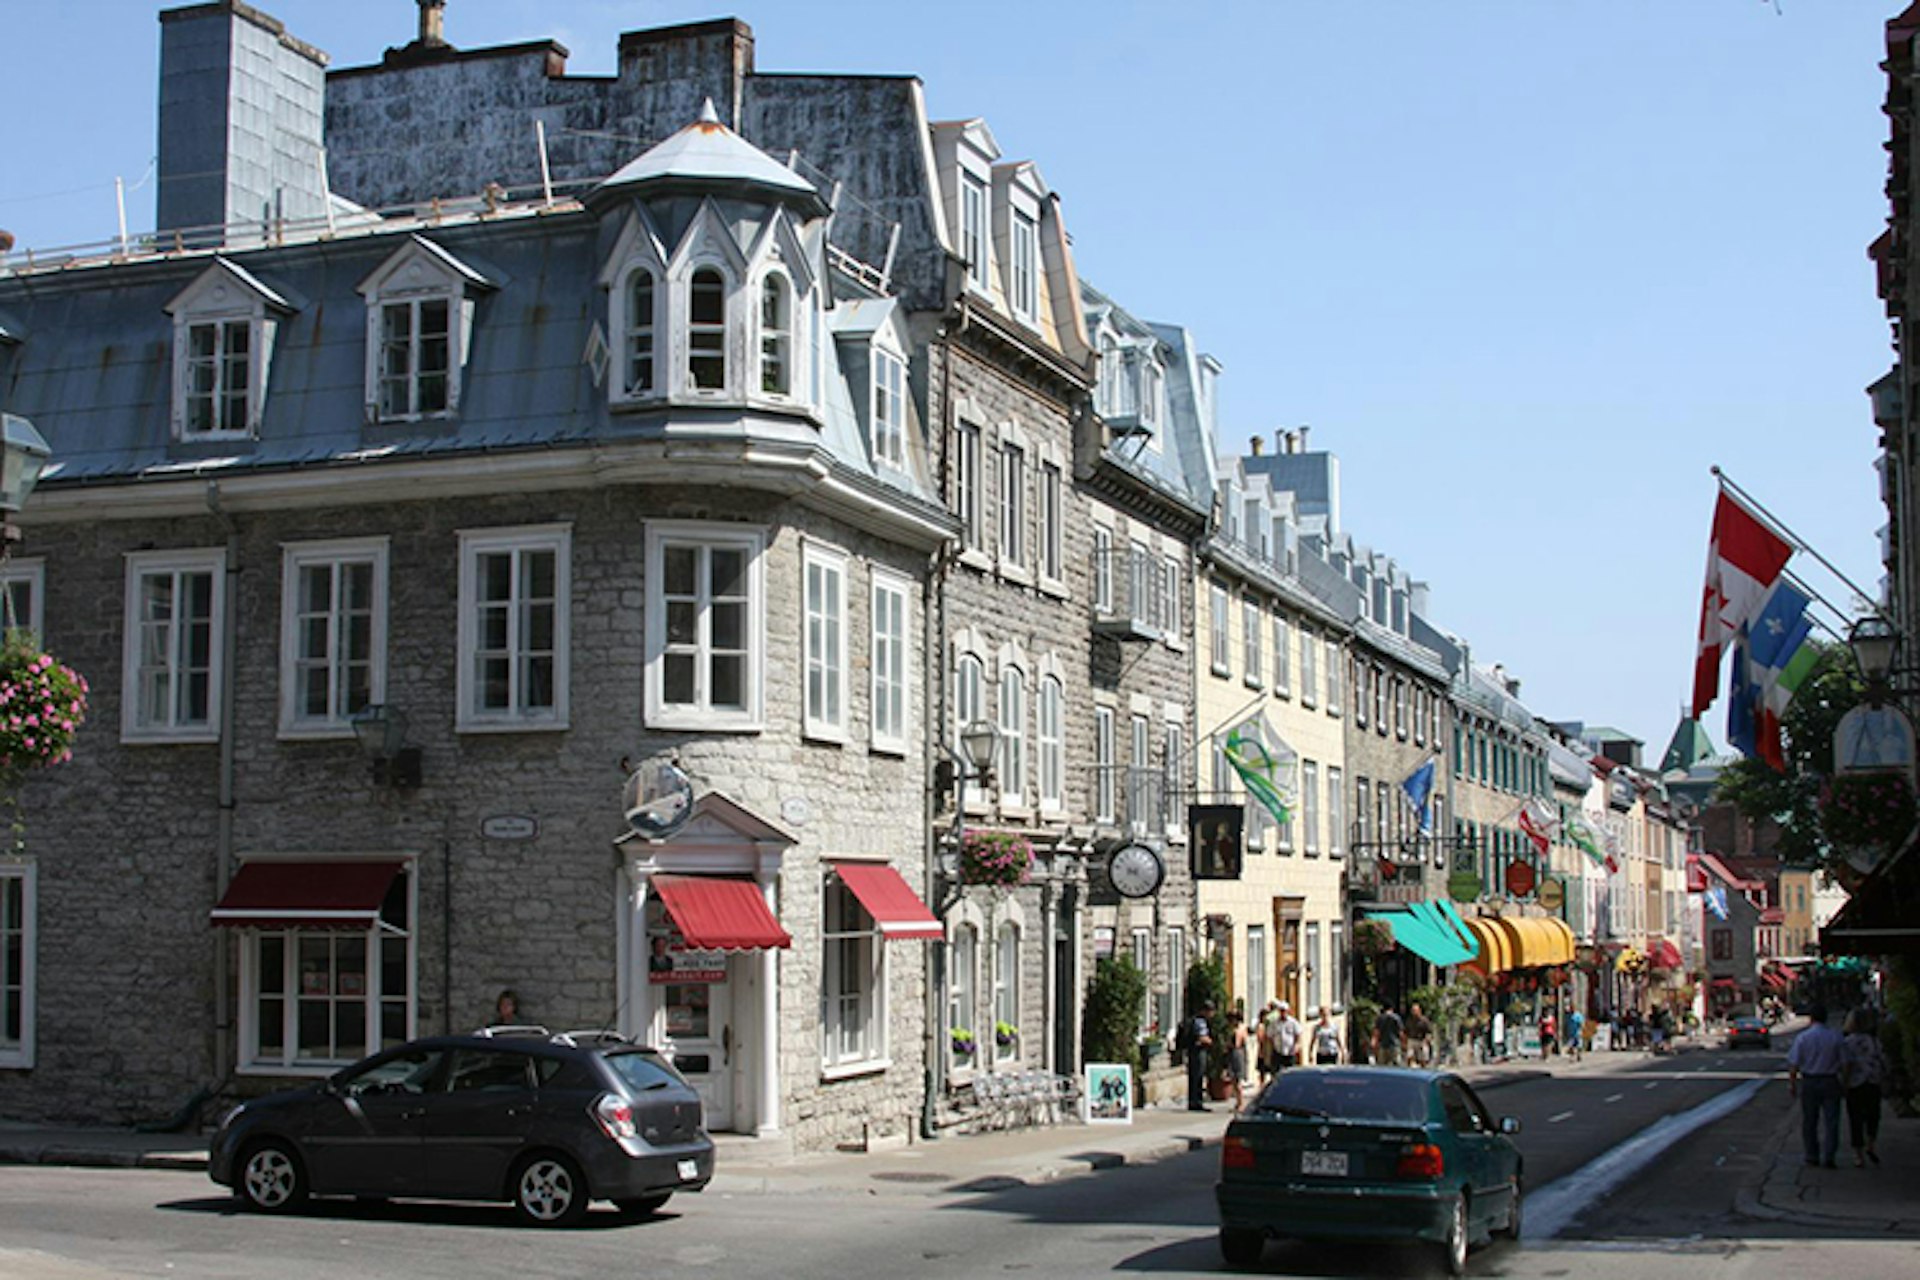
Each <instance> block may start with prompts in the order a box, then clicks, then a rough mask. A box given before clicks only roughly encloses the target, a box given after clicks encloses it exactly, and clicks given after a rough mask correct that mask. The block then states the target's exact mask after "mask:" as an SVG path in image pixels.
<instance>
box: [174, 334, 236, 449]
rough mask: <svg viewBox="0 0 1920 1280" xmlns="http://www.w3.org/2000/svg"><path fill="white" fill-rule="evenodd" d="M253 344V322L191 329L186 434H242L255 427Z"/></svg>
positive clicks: (184, 424) (186, 365)
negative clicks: (252, 410) (253, 417)
mask: <svg viewBox="0 0 1920 1280" xmlns="http://www.w3.org/2000/svg"><path fill="white" fill-rule="evenodd" d="M253 342H254V326H253V320H252V319H251V318H250V317H239V318H235V319H227V320H201V321H196V322H193V323H191V324H188V325H187V326H186V344H187V346H186V360H185V369H184V373H185V379H186V383H185V386H184V387H183V388H182V392H183V403H184V407H185V410H186V413H185V419H184V422H183V424H182V430H183V433H184V434H185V435H187V436H208V435H236V434H240V433H242V432H245V431H247V430H248V429H249V428H250V427H251V426H252V413H251V411H250V409H251V405H252V399H253V397H252V388H253Z"/></svg>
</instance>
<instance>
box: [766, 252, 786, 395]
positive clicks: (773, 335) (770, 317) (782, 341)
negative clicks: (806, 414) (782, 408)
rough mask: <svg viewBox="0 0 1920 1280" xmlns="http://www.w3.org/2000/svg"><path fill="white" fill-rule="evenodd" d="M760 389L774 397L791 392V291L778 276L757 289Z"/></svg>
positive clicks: (782, 278)
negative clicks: (758, 291)
mask: <svg viewBox="0 0 1920 1280" xmlns="http://www.w3.org/2000/svg"><path fill="white" fill-rule="evenodd" d="M760 389H761V390H762V391H764V392H767V393H768V394H769V395H776V396H784V395H788V394H790V393H791V392H792V391H793V291H792V289H791V288H789V287H788V285H787V278H786V277H785V276H782V275H778V274H774V275H769V276H768V277H767V278H766V280H765V281H764V282H762V284H761V285H760Z"/></svg>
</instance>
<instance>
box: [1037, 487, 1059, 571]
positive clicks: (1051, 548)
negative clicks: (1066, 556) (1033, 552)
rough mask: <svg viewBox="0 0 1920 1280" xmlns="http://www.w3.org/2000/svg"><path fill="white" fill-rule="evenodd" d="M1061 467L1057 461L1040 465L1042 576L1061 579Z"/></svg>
mask: <svg viewBox="0 0 1920 1280" xmlns="http://www.w3.org/2000/svg"><path fill="white" fill-rule="evenodd" d="M1060 501H1061V487H1060V467H1059V465H1058V464H1056V463H1052V462H1044V463H1042V464H1041V465H1040V576H1041V577H1042V578H1046V579H1049V580H1051V581H1054V582H1058V581H1059V580H1060V556H1061V539H1062V537H1063V534H1064V530H1063V529H1062V528H1061V520H1060V516H1061V511H1060Z"/></svg>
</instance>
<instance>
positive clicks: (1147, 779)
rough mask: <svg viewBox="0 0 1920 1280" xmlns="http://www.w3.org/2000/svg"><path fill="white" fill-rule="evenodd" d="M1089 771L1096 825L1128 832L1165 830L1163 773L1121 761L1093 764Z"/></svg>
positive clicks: (1159, 831) (1155, 832) (1155, 833)
mask: <svg viewBox="0 0 1920 1280" xmlns="http://www.w3.org/2000/svg"><path fill="white" fill-rule="evenodd" d="M1090 773H1091V780H1090V789H1089V795H1090V796H1091V797H1092V800H1093V825H1094V827H1095V828H1096V829H1098V830H1101V831H1105V832H1108V833H1110V834H1120V835H1132V836H1148V835H1163V834H1165V832H1166V829H1167V823H1168V820H1169V819H1168V817H1167V797H1168V793H1169V788H1168V786H1167V779H1166V775H1165V774H1163V773H1161V772H1160V770H1158V769H1144V768H1138V767H1136V766H1133V765H1124V764H1110V765H1098V764H1097V765H1094V766H1093V767H1092V769H1091V770H1090Z"/></svg>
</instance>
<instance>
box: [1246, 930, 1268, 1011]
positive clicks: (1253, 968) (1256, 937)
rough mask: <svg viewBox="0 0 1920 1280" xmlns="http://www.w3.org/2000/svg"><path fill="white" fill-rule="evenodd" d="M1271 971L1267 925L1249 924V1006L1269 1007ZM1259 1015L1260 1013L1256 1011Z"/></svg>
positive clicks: (1250, 1008)
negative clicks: (1268, 956) (1269, 977)
mask: <svg viewBox="0 0 1920 1280" xmlns="http://www.w3.org/2000/svg"><path fill="white" fill-rule="evenodd" d="M1270 972H1271V969H1270V968H1269V967H1268V961H1267V927H1266V926H1265V925H1260V924H1250V925H1248V926H1247V1008H1248V1009H1249V1010H1255V1011H1258V1010H1264V1009H1265V1008H1266V1007H1267V975H1268V973H1270ZM1255 1016H1258V1013H1257V1012H1256V1013H1255Z"/></svg>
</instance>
